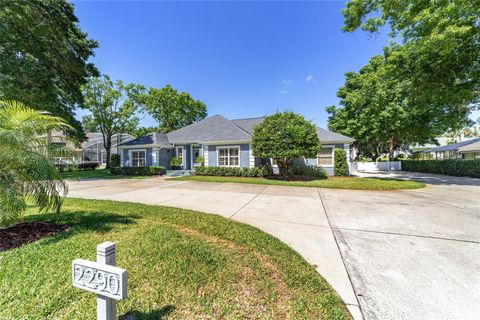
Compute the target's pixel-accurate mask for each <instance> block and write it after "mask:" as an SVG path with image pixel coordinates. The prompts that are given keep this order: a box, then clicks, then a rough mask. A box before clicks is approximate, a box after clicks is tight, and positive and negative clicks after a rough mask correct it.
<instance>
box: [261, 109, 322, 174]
mask: <svg viewBox="0 0 480 320" xmlns="http://www.w3.org/2000/svg"><path fill="white" fill-rule="evenodd" d="M320 146H321V145H320V141H319V139H318V135H317V129H316V127H315V125H314V124H312V123H311V122H310V121H307V120H306V119H305V118H304V117H303V116H302V115H299V114H297V113H295V112H291V111H285V112H276V113H275V114H273V115H271V116H267V117H265V118H264V119H263V121H262V122H260V123H259V124H257V125H256V126H255V127H254V129H253V136H252V148H253V155H254V156H255V157H259V158H266V159H274V160H275V161H276V163H277V165H278V169H279V173H280V175H282V176H285V175H288V173H289V168H290V166H291V165H292V164H293V162H294V160H295V159H298V158H301V157H305V158H314V157H316V156H317V153H318V150H320Z"/></svg>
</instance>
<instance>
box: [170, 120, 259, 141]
mask: <svg viewBox="0 0 480 320" xmlns="http://www.w3.org/2000/svg"><path fill="white" fill-rule="evenodd" d="M250 139H251V136H250V134H248V133H247V132H246V131H245V130H244V129H242V128H240V127H239V126H237V125H235V124H234V123H233V122H232V121H230V120H228V119H226V118H224V117H222V116H220V115H214V116H211V117H208V118H205V119H203V120H200V121H198V122H195V123H192V124H191V125H188V126H186V127H183V128H181V129H178V130H175V131H173V132H170V133H168V140H169V141H170V142H171V143H175V144H179V143H190V142H209V141H249V140H250Z"/></svg>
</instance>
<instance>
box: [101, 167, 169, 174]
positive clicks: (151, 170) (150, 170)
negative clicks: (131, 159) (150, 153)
mask: <svg viewBox="0 0 480 320" xmlns="http://www.w3.org/2000/svg"><path fill="white" fill-rule="evenodd" d="M165 172H166V169H165V167H161V166H151V167H112V168H110V173H111V174H113V175H126V176H156V175H164V174H165Z"/></svg>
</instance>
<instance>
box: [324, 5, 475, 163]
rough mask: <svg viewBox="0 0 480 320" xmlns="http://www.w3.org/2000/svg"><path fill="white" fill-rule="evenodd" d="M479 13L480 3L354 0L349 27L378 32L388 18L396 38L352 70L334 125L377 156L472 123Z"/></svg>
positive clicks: (348, 8) (348, 7) (334, 114)
mask: <svg viewBox="0 0 480 320" xmlns="http://www.w3.org/2000/svg"><path fill="white" fill-rule="evenodd" d="M474 3H476V5H474ZM479 13H480V2H479V1H478V0H475V1H460V0H458V1H446V0H445V1H421V0H413V1H403V2H402V1H401V2H399V1H397V0H352V1H349V2H348V3H347V5H346V7H345V9H344V10H343V14H344V17H345V20H344V30H345V31H348V32H353V31H354V30H356V29H358V28H361V29H363V30H366V31H368V32H377V31H378V30H379V28H380V27H382V26H384V25H386V24H387V23H388V25H389V26H390V28H391V33H390V34H391V36H392V42H391V44H390V45H389V46H387V47H385V48H384V53H383V55H379V56H376V57H373V58H372V59H371V60H370V61H369V63H368V64H367V65H366V66H364V67H363V68H361V69H360V71H359V72H358V73H356V72H349V73H347V74H346V75H345V85H344V86H343V87H341V88H340V89H339V91H338V93H337V95H338V97H339V98H340V99H341V100H340V104H341V105H342V107H340V108H335V107H329V108H327V111H328V112H329V113H330V119H329V128H330V129H332V130H335V131H338V132H341V133H344V134H346V135H349V136H351V137H353V138H355V140H356V141H355V144H356V145H357V146H358V147H359V148H360V150H361V151H362V153H364V154H365V155H367V156H370V157H373V158H375V157H378V156H379V155H380V154H382V153H385V152H390V156H392V155H393V150H394V149H395V148H397V147H399V146H400V145H402V144H405V143H406V144H409V143H420V144H422V143H426V142H431V141H435V137H437V136H440V135H442V134H444V133H445V132H447V131H451V130H457V129H459V128H461V127H462V126H464V125H465V123H466V122H467V121H468V115H469V114H470V112H471V111H472V110H473V109H475V108H476V107H477V105H478V99H479V93H480V90H479V89H480V23H479V22H480V21H479ZM398 40H400V43H396V42H395V41H398Z"/></svg>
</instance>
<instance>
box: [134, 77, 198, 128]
mask: <svg viewBox="0 0 480 320" xmlns="http://www.w3.org/2000/svg"><path fill="white" fill-rule="evenodd" d="M142 102H143V104H144V105H145V109H146V110H147V112H148V113H149V114H150V115H151V116H152V117H153V118H154V119H155V120H157V122H158V128H159V131H161V132H163V133H168V132H170V131H173V130H176V129H180V128H182V127H185V126H186V125H189V124H192V123H193V122H196V121H199V120H202V119H203V118H205V117H206V116H207V107H206V105H205V104H204V103H203V102H202V101H200V100H195V99H193V98H192V97H191V96H190V94H188V93H187V92H178V91H177V90H175V89H173V88H172V86H170V85H167V86H165V87H164V88H159V89H157V88H150V89H149V90H148V93H146V94H144V95H143V97H142Z"/></svg>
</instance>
